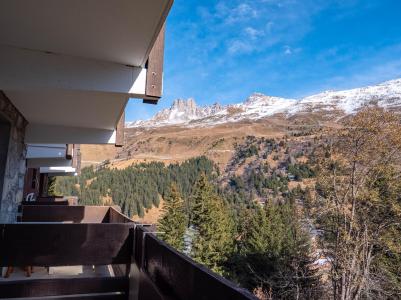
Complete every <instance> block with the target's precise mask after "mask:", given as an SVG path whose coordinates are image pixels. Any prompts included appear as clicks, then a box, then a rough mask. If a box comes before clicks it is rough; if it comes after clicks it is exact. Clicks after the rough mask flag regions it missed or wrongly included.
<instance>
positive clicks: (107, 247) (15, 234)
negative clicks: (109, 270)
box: [0, 206, 255, 300]
mask: <svg viewBox="0 0 401 300" xmlns="http://www.w3.org/2000/svg"><path fill="white" fill-rule="evenodd" d="M21 221H22V223H17V224H0V267H1V266H3V267H5V266H29V265H33V266H73V265H114V266H123V268H122V269H123V271H122V272H120V273H119V274H118V275H117V277H94V278H73V279H64V278H60V279H26V280H3V281H0V299H1V298H23V297H41V298H43V297H53V296H66V297H67V296H68V299H71V297H73V298H72V299H74V297H75V299H77V298H79V299H81V298H82V297H83V295H85V298H83V299H135V300H138V299H140V300H148V299H149V300H167V299H183V300H184V299H193V300H198V299H199V300H201V299H221V300H224V299H227V300H229V299H230V300H231V299H233V300H236V299H238V300H239V299H255V298H254V297H253V296H252V295H251V294H249V293H248V292H246V291H244V290H242V289H239V288H238V287H236V286H235V285H234V284H232V283H231V282H229V281H227V280H225V279H223V278H222V277H220V276H218V275H215V274H213V273H212V272H210V271H209V270H208V269H206V268H203V267H202V266H200V265H198V264H196V263H195V262H193V261H192V260H191V259H190V258H188V257H187V256H185V255H183V254H180V253H178V252H177V251H176V250H174V249H173V248H171V247H170V246H168V245H167V244H165V243H164V242H163V241H161V240H159V239H158V238H157V237H156V236H155V235H154V234H153V233H152V232H151V229H150V228H149V227H147V226H143V225H140V224H136V223H134V222H132V221H131V220H130V219H129V218H127V217H126V216H124V215H123V214H121V213H119V212H118V211H117V210H115V209H114V208H109V207H85V206H75V207H74V206H59V207H57V206H29V207H28V206H24V207H23V208H22V218H21ZM38 222H40V223H38ZM59 222H68V223H64V224H63V223H59ZM60 299H62V298H60Z"/></svg>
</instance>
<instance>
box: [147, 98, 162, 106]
mask: <svg viewBox="0 0 401 300" xmlns="http://www.w3.org/2000/svg"><path fill="white" fill-rule="evenodd" d="M158 103H159V98H157V99H143V104H152V105H157V104H158Z"/></svg>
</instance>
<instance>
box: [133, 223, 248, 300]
mask: <svg viewBox="0 0 401 300" xmlns="http://www.w3.org/2000/svg"><path fill="white" fill-rule="evenodd" d="M144 232H145V230H143V229H142V228H141V227H140V226H138V228H137V230H136V233H135V235H136V241H137V243H138V242H139V243H142V246H140V247H139V248H141V249H142V253H141V254H143V253H144V254H145V255H144V256H142V257H141V258H140V259H142V262H140V265H141V266H142V270H144V271H145V272H146V273H147V274H148V276H149V278H150V280H151V281H152V282H153V283H154V286H157V289H158V291H159V293H161V294H163V296H164V298H165V299H182V300H184V299H192V300H204V299H220V300H225V299H226V300H243V299H256V298H255V297H254V296H253V295H252V294H250V293H249V292H247V291H245V290H243V289H241V288H239V287H237V286H235V285H234V284H233V283H232V282H230V281H228V280H226V279H224V278H222V277H221V276H218V275H216V274H214V273H212V272H211V271H210V270H208V269H207V268H204V267H202V266H200V265H198V264H196V263H195V262H194V261H192V260H191V259H190V258H188V257H187V256H185V255H183V254H180V253H178V252H177V251H175V250H174V249H173V248H171V247H169V246H168V245H166V244H165V243H164V242H162V241H160V240H159V239H157V238H156V237H155V236H154V235H152V234H146V235H145V236H144V237H143V233H144ZM135 249H138V245H136V248H135ZM136 259H138V258H136ZM140 289H141V287H140Z"/></svg>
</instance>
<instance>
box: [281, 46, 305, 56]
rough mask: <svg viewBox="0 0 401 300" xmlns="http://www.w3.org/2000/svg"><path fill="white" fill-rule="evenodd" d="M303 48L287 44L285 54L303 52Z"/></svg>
mask: <svg viewBox="0 0 401 300" xmlns="http://www.w3.org/2000/svg"><path fill="white" fill-rule="evenodd" d="M301 51H302V49H301V48H292V47H291V46H288V45H285V46H284V54H285V55H293V54H297V53H299V52H301Z"/></svg>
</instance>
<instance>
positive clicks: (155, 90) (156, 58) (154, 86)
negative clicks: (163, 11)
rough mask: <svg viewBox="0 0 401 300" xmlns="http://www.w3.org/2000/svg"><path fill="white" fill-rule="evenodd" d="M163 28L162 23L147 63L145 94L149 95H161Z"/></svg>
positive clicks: (164, 26)
mask: <svg viewBox="0 0 401 300" xmlns="http://www.w3.org/2000/svg"><path fill="white" fill-rule="evenodd" d="M165 28H166V25H165V24H164V25H163V27H162V29H161V30H160V33H159V36H158V37H157V39H156V41H155V44H154V45H153V48H152V50H151V51H150V54H149V59H148V63H147V69H148V70H147V74H146V96H150V97H158V98H160V97H161V96H162V91H163V62H164V35H165Z"/></svg>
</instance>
